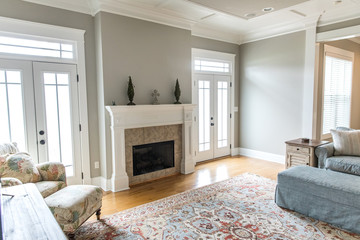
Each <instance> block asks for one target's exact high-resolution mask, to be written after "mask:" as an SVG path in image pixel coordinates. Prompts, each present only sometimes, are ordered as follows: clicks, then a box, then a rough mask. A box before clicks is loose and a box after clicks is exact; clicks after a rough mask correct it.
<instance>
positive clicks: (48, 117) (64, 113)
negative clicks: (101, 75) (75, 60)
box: [0, 59, 82, 184]
mask: <svg viewBox="0 0 360 240" xmlns="http://www.w3.org/2000/svg"><path fill="white" fill-rule="evenodd" d="M0 98H1V99H0V101H1V103H2V104H1V106H0V115H1V116H4V117H2V118H1V120H0V142H17V144H18V147H19V149H20V151H27V152H29V153H30V154H31V156H32V158H33V160H34V161H35V162H38V163H43V162H62V163H63V164H64V165H65V169H66V175H67V182H68V184H81V183H82V177H81V172H82V166H81V151H80V130H81V129H80V128H79V127H80V125H79V122H80V121H79V100H78V99H79V98H78V83H77V68H76V65H74V64H58V63H44V62H35V61H24V60H5V59H0ZM3 103H4V104H3Z"/></svg>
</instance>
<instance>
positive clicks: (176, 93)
mask: <svg viewBox="0 0 360 240" xmlns="http://www.w3.org/2000/svg"><path fill="white" fill-rule="evenodd" d="M174 95H175V99H176V102H174V104H181V102H179V99H180V95H181V90H180V85H179V79H176V85H175V92H174Z"/></svg>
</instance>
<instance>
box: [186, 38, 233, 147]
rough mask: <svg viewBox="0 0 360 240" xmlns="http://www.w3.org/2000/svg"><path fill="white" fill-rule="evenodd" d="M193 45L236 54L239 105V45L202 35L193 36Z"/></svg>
mask: <svg viewBox="0 0 360 240" xmlns="http://www.w3.org/2000/svg"><path fill="white" fill-rule="evenodd" d="M191 47H193V48H200V49H206V50H211V51H218V52H226V53H231V54H236V56H235V81H234V85H233V87H234V88H235V89H234V90H235V91H234V92H235V99H234V102H235V103H234V106H235V107H238V106H239V104H238V103H239V72H240V65H239V45H237V44H232V43H226V42H221V41H216V40H212V39H208V38H202V37H195V36H192V37H191ZM234 125H235V126H234V128H235V129H232V131H234V138H235V139H234V145H235V146H234V148H237V147H239V112H235V113H234Z"/></svg>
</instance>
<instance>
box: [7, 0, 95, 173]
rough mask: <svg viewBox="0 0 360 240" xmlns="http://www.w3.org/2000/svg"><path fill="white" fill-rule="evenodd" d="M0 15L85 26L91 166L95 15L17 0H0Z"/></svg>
mask: <svg viewBox="0 0 360 240" xmlns="http://www.w3.org/2000/svg"><path fill="white" fill-rule="evenodd" d="M0 16H2V17H9V18H16V19H21V20H26V21H32V22H39V23H45V24H51V25H56V26H63V27H70V28H77V29H83V30H86V33H85V58H86V77H87V79H86V88H87V95H88V96H87V99H88V117H89V135H90V160H91V167H93V166H94V162H95V161H99V141H98V138H99V135H98V115H97V112H98V108H97V106H98V104H97V98H96V96H97V89H96V63H95V38H94V18H93V17H91V16H90V15H86V14H81V13H76V12H71V11H66V10H61V9H57V8H51V7H46V6H42V5H37V4H32V3H27V2H24V1H20V0H0ZM99 173H100V172H99V170H98V169H96V170H95V169H92V171H91V175H92V176H93V177H94V176H98V175H99Z"/></svg>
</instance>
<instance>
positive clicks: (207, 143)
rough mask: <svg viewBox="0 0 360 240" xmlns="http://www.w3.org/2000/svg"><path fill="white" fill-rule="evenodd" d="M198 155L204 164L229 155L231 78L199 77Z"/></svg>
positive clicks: (216, 76) (219, 76)
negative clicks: (206, 161) (209, 160)
mask: <svg viewBox="0 0 360 240" xmlns="http://www.w3.org/2000/svg"><path fill="white" fill-rule="evenodd" d="M195 81H196V86H197V92H198V108H197V109H198V121H197V127H198V141H199V143H198V154H197V160H198V161H204V160H208V159H213V158H218V157H222V156H226V155H229V154H230V141H229V136H230V76H221V75H212V74H196V75H195Z"/></svg>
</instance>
